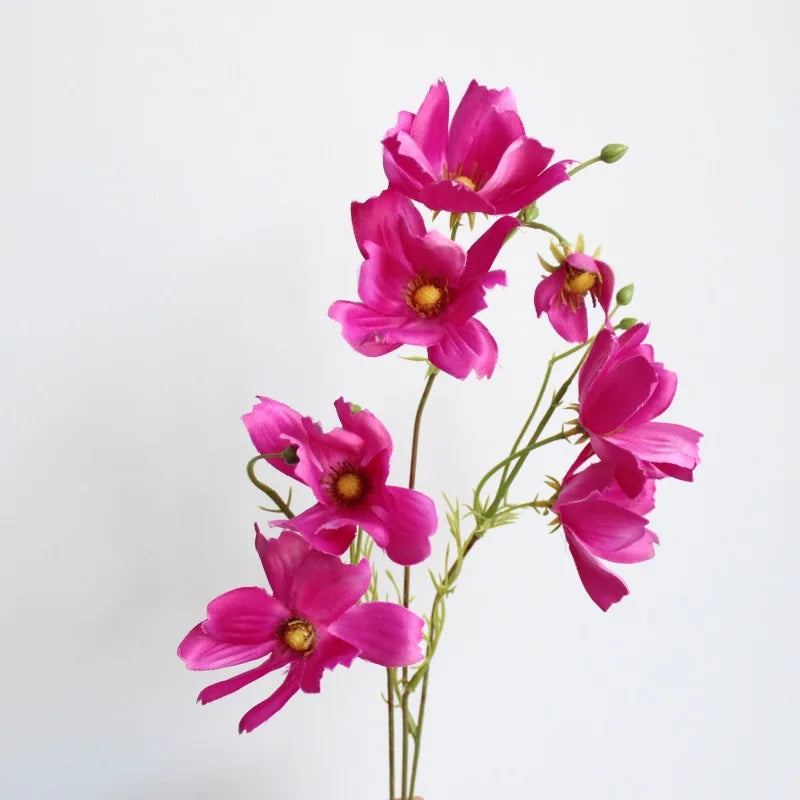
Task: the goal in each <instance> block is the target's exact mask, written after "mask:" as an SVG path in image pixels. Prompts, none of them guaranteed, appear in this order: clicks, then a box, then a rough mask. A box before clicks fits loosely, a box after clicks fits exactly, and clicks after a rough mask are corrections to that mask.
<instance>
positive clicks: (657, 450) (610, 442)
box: [578, 323, 702, 497]
mask: <svg viewBox="0 0 800 800" xmlns="http://www.w3.org/2000/svg"><path fill="white" fill-rule="evenodd" d="M648 330H649V326H648V325H645V324H643V323H638V324H636V325H634V326H633V327H632V328H630V329H629V330H627V331H626V332H625V333H623V334H622V336H620V337H617V336H616V335H615V334H614V333H612V332H611V331H609V330H602V331H600V333H598V334H597V338H596V339H595V341H594V343H593V344H592V347H591V350H590V351H589V354H588V356H587V358H586V363H585V364H584V365H583V367H581V371H580V374H579V376H578V400H579V416H578V420H579V422H580V425H581V427H582V428H583V429H584V430H585V431H586V433H587V434H588V436H589V445H588V446H589V447H591V449H592V450H593V451H594V452H595V453H596V454H597V455H598V456H599V457H600V458H601V459H602V460H604V461H608V462H609V463H611V464H613V465H614V470H615V476H616V479H617V482H618V483H619V485H620V486H621V487H622V489H623V490H624V491H625V492H626V493H627V494H628V495H630V496H631V497H635V496H636V495H637V494H639V492H641V491H642V489H643V488H644V485H645V481H646V479H647V478H663V477H665V476H671V477H673V478H679V479H680V480H683V481H691V480H692V472H693V470H694V468H695V467H696V466H697V464H698V463H699V462H700V457H699V452H698V451H699V447H698V443H699V441H700V437H701V436H702V434H701V433H699V432H698V431H696V430H693V429H692V428H686V427H684V426H683V425H674V424H672V423H667V422H653V419H654V418H655V417H657V416H659V415H660V414H662V413H663V412H664V411H666V409H667V408H668V407H669V405H670V403H672V398H673V397H674V396H675V389H676V388H677V385H678V376H677V375H676V374H675V373H674V372H671V371H670V370H668V369H665V368H664V365H663V364H662V363H661V362H658V361H656V360H655V358H654V356H653V348H652V347H651V346H650V345H649V344H644V338H645V336H646V335H647V332H648Z"/></svg>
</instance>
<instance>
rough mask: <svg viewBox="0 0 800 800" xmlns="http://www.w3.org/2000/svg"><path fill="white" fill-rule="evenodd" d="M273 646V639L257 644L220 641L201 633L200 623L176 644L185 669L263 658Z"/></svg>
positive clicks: (240, 662) (214, 667) (234, 663)
mask: <svg viewBox="0 0 800 800" xmlns="http://www.w3.org/2000/svg"><path fill="white" fill-rule="evenodd" d="M274 646H275V641H274V640H270V641H264V642H260V643H258V644H231V643H229V642H220V641H218V640H217V639H212V638H211V637H210V636H208V635H207V634H205V633H203V626H202V623H201V624H199V625H195V626H194V628H192V629H191V630H190V631H189V633H187V634H186V636H185V637H184V639H183V641H182V642H181V643H180V644H179V645H178V657H179V658H180V659H181V660H182V661H183V662H184V664H186V668H187V669H196V670H205V669H219V668H220V667H235V666H236V665H237V664H244V663H245V662H246V661H254V660H255V659H257V658H263V657H264V656H265V655H266V654H267V653H269V651H270V650H271V649H272V648H273V647H274Z"/></svg>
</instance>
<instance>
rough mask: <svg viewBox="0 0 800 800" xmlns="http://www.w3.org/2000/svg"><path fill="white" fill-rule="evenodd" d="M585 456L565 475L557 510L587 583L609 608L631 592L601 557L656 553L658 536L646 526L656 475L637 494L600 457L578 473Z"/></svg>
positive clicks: (631, 558)
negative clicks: (631, 494)
mask: <svg viewBox="0 0 800 800" xmlns="http://www.w3.org/2000/svg"><path fill="white" fill-rule="evenodd" d="M580 461H581V457H579V460H578V461H576V462H575V464H573V465H572V467H570V469H569V471H568V472H567V474H566V475H565V477H564V481H563V485H562V488H561V491H560V492H559V495H558V499H557V500H556V502H555V504H554V505H553V508H552V510H553V513H555V514H556V515H557V516H558V517H559V520H560V521H561V525H562V526H563V528H564V535H565V536H566V539H567V544H568V545H569V552H570V553H571V554H572V558H573V560H574V561H575V567H576V568H577V570H578V576H579V577H580V579H581V583H582V584H583V587H584V589H586V591H587V592H588V594H589V597H591V598H592V600H594V602H595V603H596V604H597V605H598V606H600V608H601V609H602V610H603V611H608V609H609V607H610V606H611V605H612V604H614V603H616V602H617V601H619V600H621V599H622V598H623V597H624V596H625V595H626V594H628V587H627V586H626V585H625V583H624V582H623V581H622V580H621V579H620V578H619V577H617V576H616V575H615V574H614V573H613V572H610V571H609V570H608V569H606V568H605V567H604V566H603V565H602V564H601V563H600V561H598V558H602V559H604V560H605V561H613V562H616V563H619V564H631V563H635V562H638V561H646V560H647V559H648V558H652V557H653V555H654V553H655V548H654V545H655V544H657V543H658V537H657V536H656V535H655V533H653V532H652V531H650V530H648V529H647V527H646V526H647V520H646V519H645V518H644V516H643V515H644V514H647V513H649V512H650V511H652V510H653V507H654V506H655V503H654V500H653V498H654V495H655V481H653V480H650V479H647V480H645V483H644V487H643V489H642V491H641V492H640V493H639V495H638V496H637V497H636V498H634V499H632V498H630V497H629V496H628V495H627V494H625V492H623V491H622V489H620V487H619V485H618V484H617V482H616V480H615V479H614V467H613V466H612V465H611V464H609V463H607V462H603V461H601V462H599V463H596V464H592V465H591V466H589V467H587V468H586V469H584V470H582V471H581V472H578V473H575V472H574V470H575V469H576V467H577V466H578V464H579V463H580Z"/></svg>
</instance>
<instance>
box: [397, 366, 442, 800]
mask: <svg viewBox="0 0 800 800" xmlns="http://www.w3.org/2000/svg"><path fill="white" fill-rule="evenodd" d="M438 374H439V370H438V369H434V370H433V371H431V373H430V374H429V375H428V379H427V380H426V381H425V388H424V389H423V390H422V396H421V397H420V399H419V404H418V405H417V413H416V415H415V416H414V432H413V434H412V437H411V465H410V467H409V470H408V488H409V489H413V488H414V485H415V484H416V481H417V458H418V456H419V433H420V428H421V426H422V413H423V411H424V410H425V405H426V403H427V402H428V397H429V396H430V393H431V389H432V388H433V382H434V381H435V380H436V376H437V375H438ZM410 602H411V568H410V567H404V568H403V606H404V607H405V608H408V606H409V604H410ZM407 683H408V667H403V687H404V688H403V692H402V695H401V703H400V705H401V712H400V713H401V715H402V724H403V762H402V765H403V766H402V776H401V782H402V783H401V786H402V793H401V797H402V800H407V798H409V797H410V796H411V795H410V794H408V793H407V789H408V694H409V693H408V691H407V690H406V688H405V687H406V685H407Z"/></svg>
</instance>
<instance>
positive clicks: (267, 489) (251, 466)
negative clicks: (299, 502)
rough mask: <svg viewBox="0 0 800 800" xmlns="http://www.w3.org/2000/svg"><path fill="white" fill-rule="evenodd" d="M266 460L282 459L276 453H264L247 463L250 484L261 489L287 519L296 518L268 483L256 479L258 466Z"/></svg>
mask: <svg viewBox="0 0 800 800" xmlns="http://www.w3.org/2000/svg"><path fill="white" fill-rule="evenodd" d="M264 458H282V456H281V454H280V453H278V454H275V453H262V454H260V455H257V456H255V457H254V458H251V459H250V460H249V461H248V462H247V477H248V478H250V482H251V483H252V484H253V486H256V487H257V488H259V489H261V491H262V492H264V494H265V495H267V497H269V499H270V500H272V502H273V503H275V505H276V506H277V507H278V508H279V509H280V511H281V513H282V514H283V515H284V516H285V517H286V518H287V519H291V518H292V517H293V516H294V512H293V511H292V509H291V508H289V506H288V505H287V504H286V503H285V502H284V500H283V498H282V497H281V496H280V495H279V494H278V493H277V492H276V491H275V490H274V489H273V488H272V487H271V486H267V484H266V483H262V482H261V481H260V480H259V479H258V478H257V477H256V464H257V463H258V462H259V461H261V460H262V459H264Z"/></svg>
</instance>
